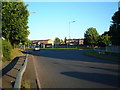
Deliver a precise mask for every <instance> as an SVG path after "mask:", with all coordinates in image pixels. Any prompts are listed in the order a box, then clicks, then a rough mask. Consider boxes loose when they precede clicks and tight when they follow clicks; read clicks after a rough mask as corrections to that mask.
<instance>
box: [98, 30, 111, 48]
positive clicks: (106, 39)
mask: <svg viewBox="0 0 120 90" xmlns="http://www.w3.org/2000/svg"><path fill="white" fill-rule="evenodd" d="M110 38H111V37H110V36H109V34H108V33H107V32H104V34H102V35H101V36H99V38H98V46H107V45H109V44H111V40H110Z"/></svg>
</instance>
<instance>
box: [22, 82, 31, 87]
mask: <svg viewBox="0 0 120 90" xmlns="http://www.w3.org/2000/svg"><path fill="white" fill-rule="evenodd" d="M21 88H30V81H22V83H21Z"/></svg>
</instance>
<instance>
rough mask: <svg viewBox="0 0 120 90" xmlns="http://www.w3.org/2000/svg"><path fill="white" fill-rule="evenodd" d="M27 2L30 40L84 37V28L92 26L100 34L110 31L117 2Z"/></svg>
mask: <svg viewBox="0 0 120 90" xmlns="http://www.w3.org/2000/svg"><path fill="white" fill-rule="evenodd" d="M25 4H29V6H28V10H29V11H30V12H36V13H31V14H30V16H29V21H28V22H29V23H28V26H29V30H30V35H29V39H30V40H40V39H52V40H54V39H55V37H59V38H61V39H64V38H65V37H67V38H69V22H70V21H76V22H74V23H71V24H70V26H71V27H70V36H71V38H84V33H85V31H86V30H87V29H88V28H90V27H94V28H96V29H97V31H98V33H99V34H102V33H104V31H108V30H109V26H110V24H111V23H110V21H111V17H112V16H113V14H114V13H115V12H116V11H117V9H118V3H117V2H26V3H25Z"/></svg>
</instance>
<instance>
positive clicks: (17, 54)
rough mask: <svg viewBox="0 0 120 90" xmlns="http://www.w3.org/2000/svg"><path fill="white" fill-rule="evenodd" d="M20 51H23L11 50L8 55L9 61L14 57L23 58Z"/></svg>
mask: <svg viewBox="0 0 120 90" xmlns="http://www.w3.org/2000/svg"><path fill="white" fill-rule="evenodd" d="M21 51H23V50H22V49H19V48H15V49H12V51H11V54H10V55H11V60H12V59H14V58H15V57H19V56H23V55H24V54H23V53H22V52H21Z"/></svg>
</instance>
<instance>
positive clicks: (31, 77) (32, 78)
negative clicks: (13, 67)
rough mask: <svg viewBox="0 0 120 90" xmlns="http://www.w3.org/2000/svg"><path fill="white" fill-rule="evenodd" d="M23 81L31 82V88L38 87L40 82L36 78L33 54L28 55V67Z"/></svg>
mask: <svg viewBox="0 0 120 90" xmlns="http://www.w3.org/2000/svg"><path fill="white" fill-rule="evenodd" d="M22 82H23V83H25V82H27V83H28V84H29V86H30V88H34V89H37V88H38V83H37V78H36V73H35V68H34V64H33V59H32V55H28V62H27V67H26V70H25V72H24V74H23V77H22Z"/></svg>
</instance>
